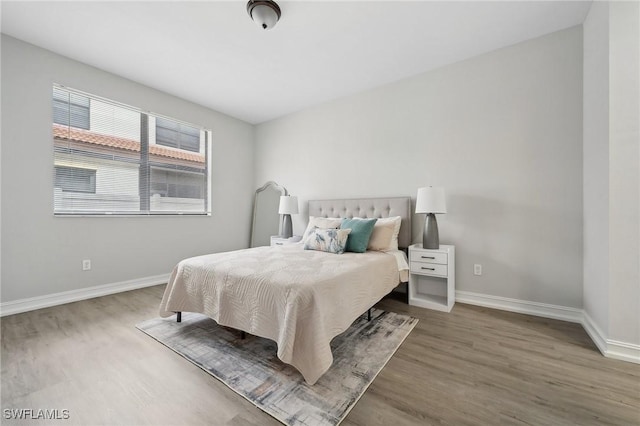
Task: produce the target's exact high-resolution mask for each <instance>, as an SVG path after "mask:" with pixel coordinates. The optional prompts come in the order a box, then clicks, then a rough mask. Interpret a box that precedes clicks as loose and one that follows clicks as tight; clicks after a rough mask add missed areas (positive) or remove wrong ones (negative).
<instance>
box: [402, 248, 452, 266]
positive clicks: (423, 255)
mask: <svg viewBox="0 0 640 426" xmlns="http://www.w3.org/2000/svg"><path fill="white" fill-rule="evenodd" d="M409 260H410V261H411V262H428V263H440V264H443V265H446V264H447V253H441V252H430V251H424V250H412V251H411V258H410V259H409ZM445 269H446V268H445Z"/></svg>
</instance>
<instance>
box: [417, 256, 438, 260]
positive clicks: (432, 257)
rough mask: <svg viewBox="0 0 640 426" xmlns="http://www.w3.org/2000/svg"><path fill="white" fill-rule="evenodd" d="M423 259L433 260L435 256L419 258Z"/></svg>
mask: <svg viewBox="0 0 640 426" xmlns="http://www.w3.org/2000/svg"><path fill="white" fill-rule="evenodd" d="M420 257H421V258H423V259H435V256H420Z"/></svg>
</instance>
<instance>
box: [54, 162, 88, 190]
mask: <svg viewBox="0 0 640 426" xmlns="http://www.w3.org/2000/svg"><path fill="white" fill-rule="evenodd" d="M55 168H56V182H55V187H56V188H60V189H62V191H63V192H87V193H91V194H95V193H96V171H95V170H91V169H79V168H77V167H65V166H55Z"/></svg>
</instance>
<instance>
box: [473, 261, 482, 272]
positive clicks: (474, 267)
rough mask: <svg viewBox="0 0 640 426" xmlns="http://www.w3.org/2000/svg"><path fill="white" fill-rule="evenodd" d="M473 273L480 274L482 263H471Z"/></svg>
mask: <svg viewBox="0 0 640 426" xmlns="http://www.w3.org/2000/svg"><path fill="white" fill-rule="evenodd" d="M473 275H482V265H480V264H479V263H476V264H475V265H473Z"/></svg>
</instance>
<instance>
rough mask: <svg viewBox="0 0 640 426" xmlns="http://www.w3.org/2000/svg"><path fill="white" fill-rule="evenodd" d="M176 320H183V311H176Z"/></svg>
mask: <svg viewBox="0 0 640 426" xmlns="http://www.w3.org/2000/svg"><path fill="white" fill-rule="evenodd" d="M176 322H182V312H176Z"/></svg>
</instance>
